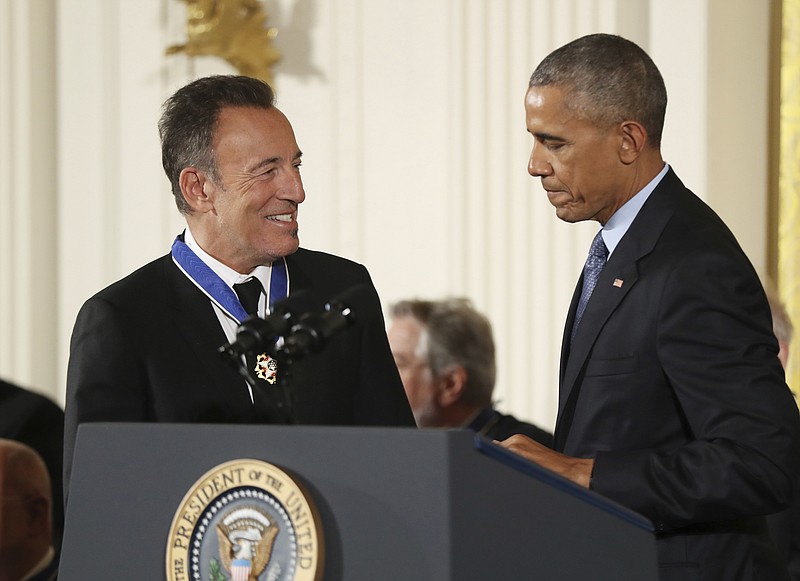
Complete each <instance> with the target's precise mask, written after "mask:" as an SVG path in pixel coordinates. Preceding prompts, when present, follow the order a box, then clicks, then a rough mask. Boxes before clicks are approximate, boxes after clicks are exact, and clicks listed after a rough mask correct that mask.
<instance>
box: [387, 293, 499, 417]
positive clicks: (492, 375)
mask: <svg viewBox="0 0 800 581" xmlns="http://www.w3.org/2000/svg"><path fill="white" fill-rule="evenodd" d="M391 316H392V318H398V317H413V318H414V319H416V320H417V321H419V322H420V323H421V324H422V325H424V326H425V329H426V331H427V333H428V366H429V367H430V369H431V373H433V375H434V376H438V375H440V374H441V373H442V372H444V371H445V370H446V369H447V368H448V367H450V366H452V365H460V366H461V367H463V368H464V369H465V370H466V372H467V383H466V388H465V390H464V396H463V397H464V402H465V403H469V404H471V405H475V406H487V405H489V404H490V403H491V401H492V392H493V391H494V382H495V379H496V374H497V371H496V365H495V346H494V338H493V336H492V325H491V323H490V322H489V319H487V318H486V317H485V316H484V315H482V314H481V313H479V312H478V311H476V310H475V309H474V308H473V306H472V303H471V302H470V300H469V299H466V298H448V299H444V300H439V301H427V300H419V299H412V300H404V301H399V302H397V303H395V304H394V305H392V308H391Z"/></svg>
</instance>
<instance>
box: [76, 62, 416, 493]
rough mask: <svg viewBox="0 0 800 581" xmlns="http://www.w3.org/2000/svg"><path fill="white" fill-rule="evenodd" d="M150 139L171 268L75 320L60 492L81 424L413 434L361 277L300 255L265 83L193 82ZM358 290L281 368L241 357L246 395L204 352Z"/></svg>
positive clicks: (377, 311)
mask: <svg viewBox="0 0 800 581" xmlns="http://www.w3.org/2000/svg"><path fill="white" fill-rule="evenodd" d="M159 129H160V133H161V141H162V160H163V165H164V170H165V172H166V174H167V177H168V178H169V180H170V183H171V185H172V193H173V196H174V198H175V202H176V204H177V206H178V209H179V211H180V212H181V214H182V215H183V216H184V218H185V219H186V226H187V227H186V229H185V230H184V232H183V233H181V234H180V235H179V236H178V237H177V239H176V240H175V242H174V244H173V245H172V251H171V252H170V253H169V254H167V255H166V256H163V257H161V258H159V259H157V260H155V261H153V262H151V263H150V264H147V265H145V266H143V267H142V268H140V269H139V270H137V271H136V272H134V273H132V274H130V275H129V276H127V277H125V278H124V279H122V280H120V281H118V282H116V283H114V284H112V285H111V286H110V287H108V288H106V289H104V290H102V291H100V292H99V293H97V294H96V295H95V296H94V297H92V298H90V299H89V300H88V301H86V303H85V304H84V305H83V307H82V308H81V310H80V313H79V314H78V317H77V321H76V323H75V327H74V330H73V335H72V341H71V346H70V360H69V367H68V373H67V402H66V429H65V457H64V463H65V485H68V482H67V481H68V478H69V472H70V468H71V464H72V457H73V449H74V446H75V438H76V432H77V430H78V426H79V425H80V424H81V423H85V422H101V421H106V422H108V421H118V422H177V423H256V424H258V423H300V424H317V425H379V426H412V427H413V425H414V419H413V416H412V414H411V410H410V408H409V405H408V400H407V399H406V397H405V393H404V392H403V386H402V383H401V382H400V377H399V375H398V372H397V368H396V367H395V365H394V361H393V360H392V356H391V352H390V351H389V344H388V341H387V339H386V330H385V326H384V320H383V314H382V311H381V306H380V301H379V299H378V295H377V293H376V291H375V288H374V286H373V285H372V281H371V279H370V276H369V273H368V272H367V269H366V268H365V267H364V266H362V265H360V264H357V263H355V262H352V261H349V260H346V259H344V258H340V257H336V256H332V255H330V254H325V253H322V252H316V251H311V250H306V249H302V248H299V238H298V221H297V213H298V206H299V205H300V204H301V203H302V202H303V200H304V199H305V190H304V189H303V181H302V179H301V177H300V165H301V160H302V153H301V151H300V148H299V147H298V145H297V141H296V139H295V135H294V131H293V129H292V126H291V124H290V123H289V121H288V119H287V118H286V116H285V115H284V114H283V113H282V112H281V111H280V110H279V109H278V108H277V107H275V103H274V94H273V92H272V89H271V88H270V87H269V85H267V84H266V83H263V82H261V81H258V80H256V79H252V78H248V77H240V76H214V77H206V78H202V79H198V80H196V81H194V82H192V83H190V84H189V85H187V86H185V87H183V88H181V89H179V90H178V91H177V92H176V93H175V94H174V95H173V96H172V97H170V98H169V99H168V100H167V102H166V104H165V107H164V112H163V115H162V118H161V121H160V124H159ZM357 286H361V287H362V288H363V289H364V292H362V293H360V294H358V293H356V294H354V295H351V296H352V298H353V300H354V301H355V300H356V297H357V304H353V305H351V306H352V307H353V310H354V311H355V313H356V322H355V324H354V325H352V326H350V327H348V328H346V329H344V330H343V331H341V332H339V333H338V334H337V335H335V336H334V337H333V339H332V340H331V341H329V342H328V344H327V345H326V346H325V348H324V349H323V350H321V351H319V352H315V353H311V354H310V355H308V356H307V357H305V358H304V359H301V360H300V361H296V362H295V363H293V364H292V365H291V366H289V365H288V363H287V362H286V361H280V360H277V361H276V360H275V358H274V357H273V354H274V350H273V349H272V346H271V345H261V348H263V349H264V353H254V354H253V356H254V357H253V360H252V361H250V360H248V359H245V358H244V357H242V358H241V360H242V361H241V363H242V364H244V363H245V361H246V362H247V366H248V367H247V369H246V371H245V375H249V376H250V377H249V379H250V381H246V380H245V378H244V377H243V376H242V375H240V373H239V372H238V371H237V369H235V368H234V367H233V366H231V365H228V363H227V362H225V361H223V359H222V357H220V355H219V354H218V353H217V349H218V348H219V347H220V346H222V345H225V344H228V343H230V342H232V341H233V340H234V339H236V337H237V330H238V329H239V328H240V325H241V323H242V322H243V321H244V320H245V319H246V318H247V317H248V315H249V314H256V315H258V316H261V317H264V316H265V315H266V314H267V313H269V312H270V311H271V309H272V306H273V305H275V304H277V303H279V302H280V301H281V300H282V299H284V298H285V297H287V295H294V294H295V293H297V292H298V291H306V292H307V293H308V300H307V301H306V304H305V307H304V308H305V309H307V310H311V311H321V310H322V307H323V304H324V303H325V302H326V301H328V300H329V299H332V298H335V297H337V296H340V295H342V294H343V293H345V292H346V291H348V290H349V289H352V288H353V287H357ZM242 287H244V289H245V290H241V289H242ZM248 288H249V289H251V290H254V291H255V292H254V293H253V294H252V295H250V296H249V300H248V298H247V297H248V294H247V290H246V289H248ZM240 297H241V299H240ZM256 356H257V357H256Z"/></svg>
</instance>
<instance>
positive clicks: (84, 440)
mask: <svg viewBox="0 0 800 581" xmlns="http://www.w3.org/2000/svg"><path fill="white" fill-rule="evenodd" d="M236 459H256V460H262V461H265V462H268V463H270V464H272V465H275V466H278V467H280V469H281V470H283V471H285V472H286V473H288V474H290V475H291V476H292V478H293V479H295V480H297V481H298V482H300V483H302V485H303V486H304V488H305V489H306V490H307V491H308V492H309V494H310V496H311V497H312V498H313V502H314V504H315V505H316V507H317V509H318V512H319V517H320V520H321V522H322V529H323V533H322V534H323V537H324V575H322V576H321V578H322V579H325V580H326V581H387V580H394V579H397V580H410V579H413V580H415V581H426V580H430V581H443V580H457V581H463V580H470V579H476V580H477V579H481V580H483V579H509V580H515V579H525V580H528V579H531V580H533V579H541V580H548V581H554V580H555V581H557V580H564V581H575V580H578V579H592V580H593V581H602V580H609V581H611V580H613V581H624V580H631V581H649V580H652V581H656V579H657V566H656V548H655V538H654V535H653V529H652V526H651V524H650V522H649V521H647V520H646V519H644V518H643V517H641V516H640V515H638V514H636V513H633V512H631V511H629V510H628V509H625V508H623V507H621V506H619V505H617V504H615V503H613V502H611V501H609V500H607V499H605V498H603V497H601V496H599V495H597V494H595V493H593V492H591V491H587V490H585V489H582V488H580V487H578V486H576V485H574V484H572V483H571V482H569V481H567V480H565V479H563V478H561V477H559V476H557V475H555V474H553V473H551V472H549V471H547V470H544V469H543V468H541V467H539V466H537V465H535V464H533V463H531V462H528V461H526V460H524V459H522V458H520V457H518V456H516V455H514V454H511V453H509V452H508V451H507V450H505V449H503V448H500V447H499V446H496V445H494V444H492V443H491V442H489V441H487V440H483V439H481V438H479V437H477V436H475V435H474V434H472V433H471V432H467V431H463V430H432V429H421V430H417V429H408V428H349V427H348V428H341V427H339V428H337V427H308V426H226V425H182V424H86V425H83V426H81V427H80V428H79V431H78V438H77V446H76V453H75V461H74V465H73V473H72V480H71V483H70V492H69V498H68V504H67V513H66V526H65V533H64V543H63V548H62V556H61V570H60V572H59V580H60V581H86V580H88V579H91V580H98V579H114V580H127V579H130V580H138V581H141V580H142V579H146V580H148V581H153V580H161V579H166V572H165V555H166V548H167V542H168V534H169V531H170V526H171V523H172V519H173V516H174V515H175V514H176V511H177V510H178V507H179V505H180V504H181V502H182V499H183V498H184V495H186V493H187V491H189V490H190V489H191V488H192V486H193V485H194V484H195V483H196V482H197V481H198V479H199V478H201V477H202V476H203V474H205V473H206V472H208V471H209V470H210V469H212V468H214V467H215V466H218V465H221V464H223V463H225V462H229V461H231V460H236ZM186 578H187V580H188V579H191V578H192V577H189V576H187V577H186ZM201 578H202V577H201ZM259 581H261V580H260V579H259Z"/></svg>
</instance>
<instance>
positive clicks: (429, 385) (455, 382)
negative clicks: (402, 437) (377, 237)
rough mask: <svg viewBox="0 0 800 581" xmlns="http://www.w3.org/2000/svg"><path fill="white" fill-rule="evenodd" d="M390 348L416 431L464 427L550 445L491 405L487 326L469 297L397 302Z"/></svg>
mask: <svg viewBox="0 0 800 581" xmlns="http://www.w3.org/2000/svg"><path fill="white" fill-rule="evenodd" d="M389 345H390V346H391V348H392V355H394V360H395V363H397V368H398V370H399V371H400V377H401V379H402V380H403V387H404V388H405V390H406V395H408V399H409V403H410V404H411V410H412V411H413V412H414V417H415V419H416V421H417V425H418V426H419V427H421V428H469V429H471V430H473V431H475V432H478V433H479V434H481V435H482V436H485V437H487V438H489V439H492V440H504V439H506V438H508V437H509V436H511V435H512V434H525V435H526V436H529V437H530V438H533V439H534V440H536V441H537V442H540V443H542V444H544V445H546V446H550V445H552V435H551V434H549V433H548V432H546V431H545V430H543V429H541V428H538V427H536V426H534V425H532V424H528V423H525V422H522V421H519V420H517V419H516V418H514V417H513V416H510V415H504V414H501V413H500V412H498V411H497V410H495V409H494V407H493V406H492V393H493V391H494V383H495V376H496V366H495V355H494V354H495V348H494V339H493V337H492V326H491V323H489V320H488V319H487V318H486V317H485V316H483V315H482V314H481V313H479V312H478V311H476V310H475V309H474V308H473V307H472V304H471V303H470V301H469V300H468V299H464V298H452V299H446V300H441V301H426V300H405V301H400V302H398V303H396V304H395V305H393V306H392V309H391V325H390V327H389Z"/></svg>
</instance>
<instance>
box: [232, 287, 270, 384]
mask: <svg viewBox="0 0 800 581" xmlns="http://www.w3.org/2000/svg"><path fill="white" fill-rule="evenodd" d="M233 290H234V292H235V293H236V296H237V297H239V302H240V303H242V306H243V307H244V310H245V311H247V314H248V315H257V314H258V300H259V299H260V298H261V291H262V290H263V287H262V286H261V281H260V280H258V279H257V278H256V277H253V278H251V279H249V280H247V281H245V282H240V283H238V284H235V285H233ZM245 361H246V362H247V372H248V373H249V374H250V375H251V376H252V377H253V378H255V374H256V354H255V353H245Z"/></svg>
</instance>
